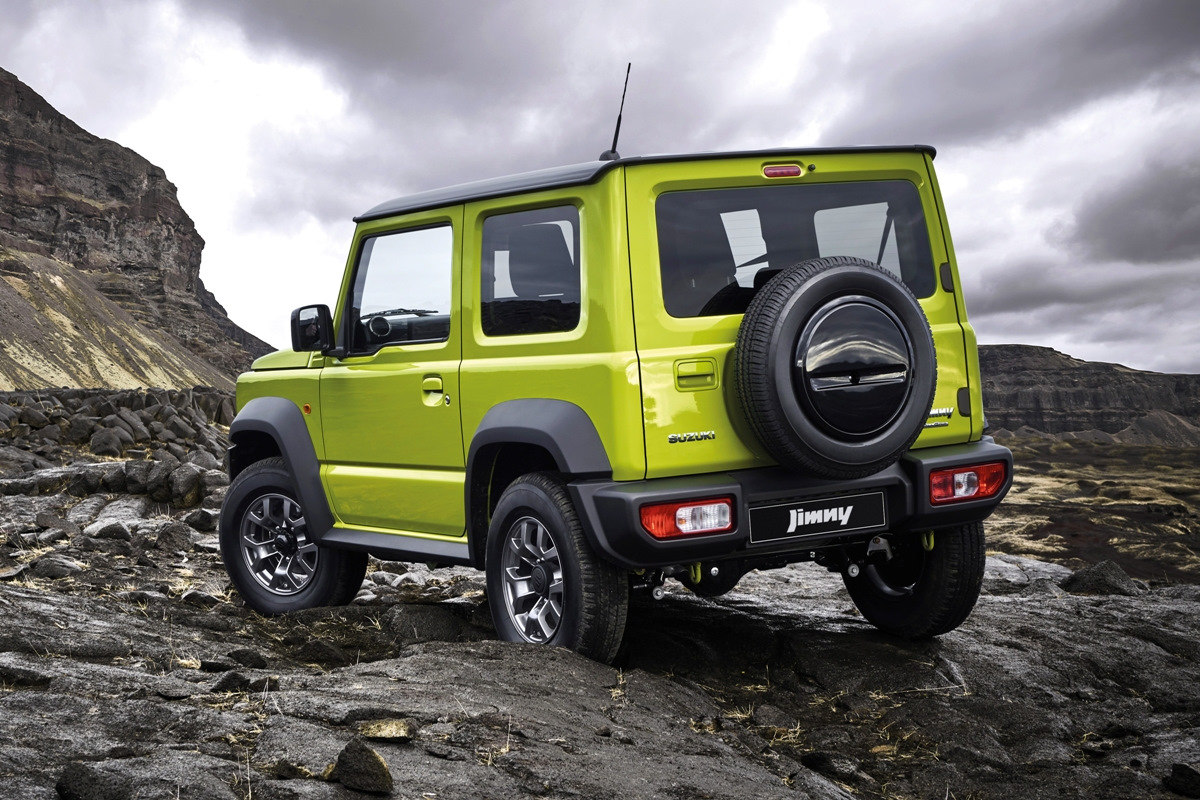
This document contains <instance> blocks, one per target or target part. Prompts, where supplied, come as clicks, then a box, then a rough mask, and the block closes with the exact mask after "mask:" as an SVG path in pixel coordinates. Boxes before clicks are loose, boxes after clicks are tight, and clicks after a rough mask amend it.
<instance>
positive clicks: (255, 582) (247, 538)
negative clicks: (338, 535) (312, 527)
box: [219, 458, 367, 615]
mask: <svg viewBox="0 0 1200 800" xmlns="http://www.w3.org/2000/svg"><path fill="white" fill-rule="evenodd" d="M219 536H220V541H221V559H222V560H223V561H224V562H225V571H226V572H227V573H229V579H230V580H231V581H233V585H234V586H235V587H236V588H237V590H238V594H240V595H241V596H242V599H243V600H245V601H246V605H248V606H250V607H251V608H253V609H254V610H255V611H257V612H259V613H260V614H267V615H274V614H286V613H287V612H289V611H300V610H301V609H305V608H313V607H315V606H332V605H345V604H346V603H349V602H350V601H351V600H352V599H354V595H355V594H356V593H357V592H358V590H359V588H361V586H362V581H363V576H364V575H365V574H366V571H367V554H366V553H355V552H350V551H347V550H331V549H329V548H327V547H321V546H320V545H319V544H317V543H316V542H315V541H313V539H312V537H311V535H310V531H309V529H308V523H307V520H306V518H305V515H304V508H303V506H302V505H301V503H300V501H299V499H297V495H296V491H295V490H294V489H293V488H292V478H291V474H290V473H289V472H288V469H287V465H286V464H285V463H284V461H283V459H282V458H268V459H264V460H263V461H259V462H256V463H254V464H252V465H250V466H249V467H247V468H246V469H245V470H244V471H243V472H242V473H241V474H239V475H238V476H237V478H235V479H234V481H233V483H232V484H230V486H229V492H228V494H227V495H226V496H225V505H224V507H223V508H222V510H221V526H220V531H219Z"/></svg>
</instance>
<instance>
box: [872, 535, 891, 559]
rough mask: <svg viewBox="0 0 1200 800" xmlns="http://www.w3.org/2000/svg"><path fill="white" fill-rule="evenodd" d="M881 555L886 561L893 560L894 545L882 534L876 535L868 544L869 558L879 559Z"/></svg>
mask: <svg viewBox="0 0 1200 800" xmlns="http://www.w3.org/2000/svg"><path fill="white" fill-rule="evenodd" d="M881 555H882V556H883V560H884V561H891V560H892V546H891V544H889V543H888V540H887V539H885V538H883V537H882V536H876V537H875V538H873V539H871V541H870V542H869V543H868V544H867V560H868V561H872V560H878V559H879V556H881Z"/></svg>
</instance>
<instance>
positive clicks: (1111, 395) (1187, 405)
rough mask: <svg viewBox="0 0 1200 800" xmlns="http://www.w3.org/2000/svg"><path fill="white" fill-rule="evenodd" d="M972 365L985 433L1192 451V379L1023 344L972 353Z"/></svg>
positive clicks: (1196, 419) (1199, 390)
mask: <svg viewBox="0 0 1200 800" xmlns="http://www.w3.org/2000/svg"><path fill="white" fill-rule="evenodd" d="M979 367H980V372H981V373H982V376H983V406H984V410H985V411H986V412H987V418H988V424H989V425H990V426H991V428H992V429H993V430H1003V431H1005V432H1016V433H1028V434H1033V435H1037V434H1041V435H1048V436H1051V437H1054V438H1063V439H1085V440H1091V441H1098V442H1106V443H1111V442H1118V443H1122V444H1138V445H1169V446H1174V447H1200V375H1164V374H1160V373H1156V372H1144V371H1141V370H1135V369H1130V368H1128V367H1123V366H1121V365H1119V364H1104V363H1098V362H1089V361H1080V360H1078V359H1075V358H1072V357H1071V356H1068V355H1064V354H1062V353H1059V352H1057V351H1055V350H1051V349H1050V348H1048V347H1033V346H1030V345H991V346H983V347H980V348H979Z"/></svg>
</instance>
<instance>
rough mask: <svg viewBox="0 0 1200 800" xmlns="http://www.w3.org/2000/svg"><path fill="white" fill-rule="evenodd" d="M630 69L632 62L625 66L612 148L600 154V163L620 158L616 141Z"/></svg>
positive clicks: (619, 130) (623, 110) (619, 129)
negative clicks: (623, 86) (623, 85)
mask: <svg viewBox="0 0 1200 800" xmlns="http://www.w3.org/2000/svg"><path fill="white" fill-rule="evenodd" d="M632 68H633V62H632V61H630V62H629V63H628V64H626V65H625V88H624V89H622V90H621V108H620V109H619V110H618V111H617V129H616V130H615V131H613V143H612V147H611V148H610V149H608V150H605V151H604V152H603V153H601V154H600V160H601V161H616V160H617V159H618V158H620V157H621V154H620V153H618V152H617V139H618V138H619V137H620V136H621V115H622V114H623V113H625V93H626V92H628V91H629V70H631V69H632Z"/></svg>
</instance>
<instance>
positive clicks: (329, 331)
mask: <svg viewBox="0 0 1200 800" xmlns="http://www.w3.org/2000/svg"><path fill="white" fill-rule="evenodd" d="M331 347H333V317H332V316H330V314H329V306H326V305H319V306H304V307H303V308H297V309H296V310H295V311H293V312H292V349H293V350H295V351H296V352H297V353H308V352H312V351H314V350H315V351H319V352H322V353H324V352H325V351H326V350H328V349H330V348H331Z"/></svg>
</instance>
